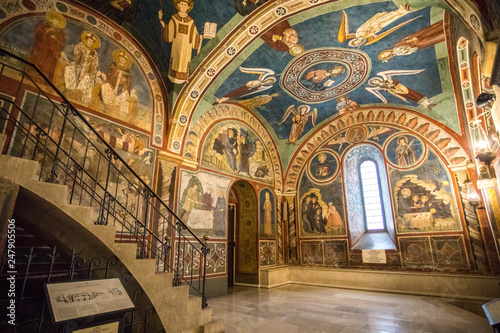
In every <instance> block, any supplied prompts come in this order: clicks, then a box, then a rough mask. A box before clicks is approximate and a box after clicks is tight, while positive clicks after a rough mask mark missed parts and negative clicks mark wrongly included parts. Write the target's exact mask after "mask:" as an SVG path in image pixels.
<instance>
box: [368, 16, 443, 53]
mask: <svg viewBox="0 0 500 333" xmlns="http://www.w3.org/2000/svg"><path fill="white" fill-rule="evenodd" d="M444 41H445V34H444V26H443V20H441V21H438V22H436V23H434V24H433V25H430V26H428V27H425V28H422V29H420V30H418V31H417V32H414V33H412V34H411V35H408V36H406V37H404V38H403V39H401V40H400V41H399V42H397V43H396V44H394V46H393V47H392V49H387V50H383V51H382V52H380V53H379V55H378V58H379V59H380V60H382V61H383V62H387V61H388V60H389V59H391V58H392V57H395V56H406V55H410V54H413V53H415V52H416V51H418V50H421V49H425V48H427V47H431V46H434V45H436V44H438V43H441V42H444Z"/></svg>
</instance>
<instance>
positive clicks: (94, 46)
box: [82, 30, 101, 50]
mask: <svg viewBox="0 0 500 333" xmlns="http://www.w3.org/2000/svg"><path fill="white" fill-rule="evenodd" d="M88 35H92V36H95V40H94V44H92V46H91V48H92V49H93V50H95V49H98V48H99V47H100V46H101V39H100V38H99V36H97V34H95V33H93V32H90V31H88V30H84V31H83V32H82V42H83V41H84V40H85V39H86V38H87V36H88Z"/></svg>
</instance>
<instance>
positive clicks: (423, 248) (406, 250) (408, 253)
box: [399, 237, 432, 268]
mask: <svg viewBox="0 0 500 333" xmlns="http://www.w3.org/2000/svg"><path fill="white" fill-rule="evenodd" d="M399 244H400V247H401V254H402V256H403V266H404V267H407V268H426V267H429V268H431V267H432V254H431V247H430V243H429V238H427V237H415V238H400V239H399Z"/></svg>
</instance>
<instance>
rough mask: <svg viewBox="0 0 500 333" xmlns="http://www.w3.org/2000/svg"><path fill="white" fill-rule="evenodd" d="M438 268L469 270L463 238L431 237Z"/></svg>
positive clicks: (435, 262)
mask: <svg viewBox="0 0 500 333" xmlns="http://www.w3.org/2000/svg"><path fill="white" fill-rule="evenodd" d="M431 244H432V254H433V258H434V264H435V265H436V268H451V267H456V268H467V257H466V254H465V248H464V242H463V238H462V237H461V236H453V237H431Z"/></svg>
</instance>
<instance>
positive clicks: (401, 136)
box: [396, 135, 408, 144]
mask: <svg viewBox="0 0 500 333" xmlns="http://www.w3.org/2000/svg"><path fill="white" fill-rule="evenodd" d="M401 139H404V140H405V143H406V144H408V137H407V136H406V135H399V136H398V137H397V139H396V142H397V143H398V144H399V141H401Z"/></svg>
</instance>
